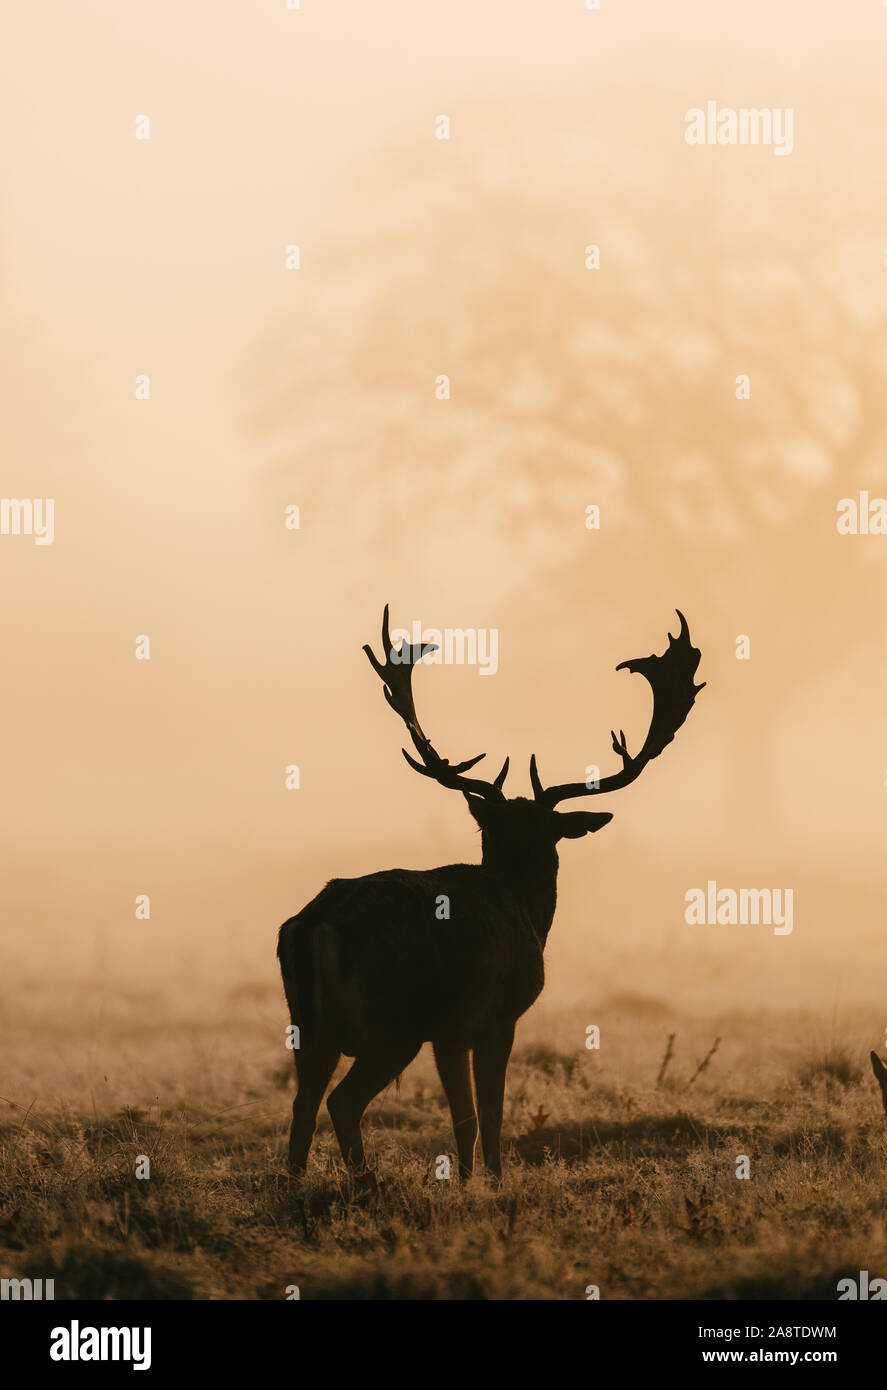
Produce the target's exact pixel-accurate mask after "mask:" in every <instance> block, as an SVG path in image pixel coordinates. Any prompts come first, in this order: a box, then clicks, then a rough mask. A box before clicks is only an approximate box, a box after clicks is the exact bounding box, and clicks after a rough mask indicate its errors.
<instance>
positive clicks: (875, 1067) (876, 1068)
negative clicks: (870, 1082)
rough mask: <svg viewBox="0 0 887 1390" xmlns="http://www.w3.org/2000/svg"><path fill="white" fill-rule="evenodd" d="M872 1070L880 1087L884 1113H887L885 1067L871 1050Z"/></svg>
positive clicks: (886, 1076) (886, 1070)
mask: <svg viewBox="0 0 887 1390" xmlns="http://www.w3.org/2000/svg"><path fill="white" fill-rule="evenodd" d="M869 1056H870V1057H871V1059H872V1071H873V1072H874V1073H875V1080H876V1081H877V1083H878V1085H879V1086H880V1087H881V1101H882V1103H883V1105H884V1113H885V1115H887V1067H885V1066H884V1063H883V1062H882V1061H881V1059H880V1057H879V1056H878V1054H877V1052H871V1053H870V1054H869Z"/></svg>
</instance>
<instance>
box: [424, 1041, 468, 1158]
mask: <svg viewBox="0 0 887 1390" xmlns="http://www.w3.org/2000/svg"><path fill="white" fill-rule="evenodd" d="M469 1058H470V1054H469V1052H468V1051H467V1050H463V1049H462V1048H460V1047H454V1046H452V1045H450V1044H447V1043H435V1044H434V1060H435V1062H436V1063H437V1070H438V1074H439V1076H440V1079H441V1082H442V1083H443V1088H444V1090H445V1091H446V1095H447V1100H448V1101H449V1103H450V1114H451V1115H452V1117H453V1133H454V1134H455V1136H456V1148H457V1149H458V1151H459V1177H460V1178H470V1177H471V1174H472V1173H473V1172H474V1147H475V1145H476V1143H477V1114H476V1113H475V1109H474V1095H473V1093H472V1090H471V1063H470V1060H469Z"/></svg>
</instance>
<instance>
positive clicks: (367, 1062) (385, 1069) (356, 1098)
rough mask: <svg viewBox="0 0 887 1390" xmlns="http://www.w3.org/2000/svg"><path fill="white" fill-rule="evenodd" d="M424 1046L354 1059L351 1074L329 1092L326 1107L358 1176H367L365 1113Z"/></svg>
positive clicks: (406, 1046) (408, 1045)
mask: <svg viewBox="0 0 887 1390" xmlns="http://www.w3.org/2000/svg"><path fill="white" fill-rule="evenodd" d="M421 1046H422V1044H421V1043H405V1044H403V1045H402V1046H400V1047H397V1048H395V1047H385V1048H384V1049H379V1050H377V1051H375V1052H364V1053H362V1054H361V1055H360V1056H359V1057H355V1059H354V1063H353V1065H352V1067H351V1069H350V1071H349V1072H348V1073H347V1075H346V1076H344V1077H343V1078H342V1080H341V1081H340V1082H339V1084H338V1086H336V1088H335V1089H334V1090H333V1091H331V1092H330V1094H329V1097H328V1098H327V1103H326V1107H327V1110H329V1112H330V1118H331V1120H332V1122H333V1129H334V1130H335V1131H336V1138H337V1139H338V1141H339V1148H340V1149H341V1150H342V1157H343V1158H344V1160H345V1162H346V1163H347V1164H348V1167H349V1168H352V1169H354V1170H355V1171H356V1172H358V1173H365V1172H366V1156H365V1154H364V1151H363V1138H362V1136H361V1133H360V1122H361V1119H362V1118H363V1112H364V1111H365V1110H366V1108H367V1106H368V1105H369V1103H370V1101H371V1100H373V1099H375V1097H376V1096H377V1095H378V1094H379V1092H380V1091H381V1090H383V1089H384V1087H385V1086H387V1085H388V1084H389V1082H391V1081H393V1080H394V1078H395V1077H396V1076H399V1075H400V1073H401V1072H402V1071H403V1070H404V1069H405V1068H406V1067H408V1066H409V1064H410V1062H412V1060H413V1058H414V1057H415V1055H416V1053H417V1052H418V1051H419V1048H420V1047H421Z"/></svg>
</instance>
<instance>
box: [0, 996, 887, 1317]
mask: <svg viewBox="0 0 887 1390" xmlns="http://www.w3.org/2000/svg"><path fill="white" fill-rule="evenodd" d="M235 994H236V995H237V997H236V998H235V999H229V1002H228V1011H227V1017H226V1019H225V1028H224V1029H223V1031H222V1034H221V1035H220V1036H219V1037H218V1039H215V1040H213V1039H212V1038H210V1037H208V1035H207V1029H206V1028H202V1029H198V1030H196V1031H192V1032H191V1033H190V1035H189V1034H188V1032H187V1030H184V1029H179V1030H176V1029H175V1028H174V1027H170V1026H167V1027H165V1028H163V1029H160V1028H158V1029H157V1030H156V1032H155V1033H154V1034H153V1035H152V1034H150V1033H146V1034H143V1035H142V1036H141V1039H140V1042H139V1044H138V1047H137V1048H136V1049H135V1052H134V1053H133V1054H132V1055H131V1056H130V1058H129V1063H128V1065H130V1066H131V1067H132V1068H133V1072H132V1075H133V1081H132V1092H133V1094H132V1096H131V1099H130V1101H129V1102H128V1103H119V1099H120V1097H119V1094H118V1092H119V1089H120V1084H121V1083H120V1082H119V1080H114V1079H113V1078H108V1077H105V1078H104V1079H103V1081H102V1087H103V1088H104V1090H102V1088H100V1089H99V1091H98V1093H94V1094H92V1095H91V1096H90V1100H89V1104H88V1105H84V1104H83V1103H80V1104H70V1103H66V1102H65V1101H63V1100H57V1101H56V1102H55V1103H53V1104H52V1106H51V1107H50V1106H47V1105H46V1104H43V1103H38V1102H34V1103H31V1104H24V1103H23V1102H22V1101H19V1100H15V1099H9V1098H8V1091H7V1099H5V1100H4V1101H3V1103H2V1104H3V1109H2V1127H0V1267H2V1273H3V1275H4V1276H12V1277H22V1276H27V1275H30V1276H32V1277H41V1276H42V1277H44V1278H46V1277H54V1279H55V1281H56V1285H55V1290H56V1297H57V1298H112V1299H126V1298H201V1299H205V1298H259V1299H266V1298H274V1299H281V1298H285V1297H286V1296H287V1290H288V1288H290V1289H291V1286H293V1285H297V1286H298V1288H299V1290H300V1296H301V1297H302V1298H304V1299H311V1298H315V1299H319V1298H327V1299H354V1298H360V1299H375V1298H399V1299H402V1298H414V1299H466V1298H470V1299H484V1298H486V1299H582V1298H585V1297H586V1289H587V1287H588V1286H589V1285H596V1286H597V1287H598V1288H599V1290H600V1296H601V1297H602V1298H609V1299H614V1298H621V1299H626V1298H629V1299H651V1298H655V1299H676V1298H709V1299H722V1298H731V1299H742V1298H758V1297H767V1298H770V1297H775V1298H790V1299H808V1298H835V1297H836V1284H837V1281H838V1279H839V1278H842V1277H845V1276H848V1275H850V1276H854V1275H856V1273H857V1272H858V1271H859V1270H861V1269H868V1270H869V1271H870V1273H872V1274H873V1275H874V1274H882V1275H883V1274H885V1273H887V1233H885V1217H884V1190H885V1173H887V1131H885V1123H884V1117H883V1115H882V1114H881V1112H880V1106H879V1098H878V1096H877V1094H876V1091H875V1088H874V1084H873V1080H872V1077H871V1075H870V1073H869V1072H868V1062H867V1056H866V1050H865V1046H864V1041H863V1040H862V1038H858V1039H857V1038H853V1037H851V1038H848V1039H846V1040H844V1041H843V1042H837V1041H835V1040H834V1039H833V1040H831V1041H830V1042H828V1043H826V1044H825V1045H824V1046H823V1048H822V1049H821V1050H820V1051H816V1050H815V1049H803V1048H799V1047H798V1045H797V1041H796V1039H797V1038H799V1037H804V1036H807V1037H809V1031H805V1030H806V1025H805V1021H804V1020H803V1019H802V1018H798V1019H795V1020H793V1021H792V1025H791V1027H790V1028H787V1027H786V1026H785V1024H782V1025H781V1028H782V1033H781V1036H778V1035H777V1034H776V1033H775V1031H774V1027H775V1025H774V1021H773V1020H768V1019H767V1018H766V1017H756V1018H745V1019H743V1018H742V1017H741V1016H739V1015H730V1016H724V1017H721V1018H718V1019H713V1020H710V1021H708V1022H707V1023H705V1024H704V1025H702V1024H700V1023H698V1022H696V1023H694V1022H693V1021H692V1020H687V1019H686V1018H684V1019H681V1020H680V1021H679V1022H675V1021H674V1019H670V1020H669V1019H666V1018H665V1017H664V1016H663V1011H662V1006H660V1005H658V1004H657V1003H656V1001H654V1000H650V999H644V998H641V997H638V998H631V997H628V998H625V999H622V1000H619V999H617V1000H615V1001H611V1004H610V1007H609V1011H608V1016H609V1017H610V1018H611V1019H612V1027H611V1030H610V1036H609V1038H608V1046H607V1047H606V1048H604V1049H602V1050H601V1051H600V1052H595V1051H587V1050H586V1049H585V1047H584V1045H583V1044H582V1043H581V1042H580V1043H579V1045H578V1046H577V1045H575V1043H571V1042H570V1041H568V1040H569V1039H573V1040H575V1039H576V1037H577V1036H579V1037H580V1038H581V1037H582V1036H583V1034H584V1027H582V1026H580V1025H581V1020H579V1019H578V1017H577V1018H576V1019H575V1020H572V1019H571V1018H570V1017H569V1016H567V1015H562V1016H555V1015H552V1014H550V1013H549V1014H546V1013H545V1011H544V1010H542V1011H540V1013H539V1014H538V1015H537V1016H536V1017H535V1018H534V1015H533V1014H532V1013H531V1015H530V1017H529V1019H528V1020H527V1022H526V1023H525V1024H524V1025H523V1028H522V1029H521V1032H520V1033H519V1041H518V1045H517V1048H516V1051H515V1055H514V1058H513V1062H512V1065H511V1068H510V1072H509V1084H508V1091H507V1102H506V1104H507V1109H506V1120H505V1134H506V1136H507V1138H508V1140H509V1144H510V1147H509V1160H508V1165H507V1172H506V1176H505V1179H504V1181H503V1184H502V1186H501V1188H500V1189H498V1190H496V1189H495V1188H494V1187H493V1185H492V1184H491V1183H490V1182H489V1181H488V1179H487V1178H486V1177H485V1176H483V1175H482V1173H481V1174H479V1175H477V1176H476V1177H475V1178H474V1179H473V1180H472V1182H471V1183H470V1184H469V1185H467V1186H465V1187H460V1185H459V1183H458V1180H457V1179H455V1178H453V1179H452V1180H449V1181H447V1180H440V1179H438V1178H437V1177H436V1176H435V1164H436V1159H437V1156H438V1155H441V1154H446V1153H450V1154H451V1153H452V1152H453V1141H452V1135H451V1132H450V1129H449V1119H448V1114H447V1112H446V1110H445V1106H444V1102H443V1097H442V1095H441V1092H440V1088H439V1085H438V1083H437V1079H436V1076H435V1074H434V1071H433V1066H432V1064H431V1059H430V1056H428V1055H426V1054H427V1050H426V1051H425V1052H423V1054H422V1055H421V1056H420V1058H419V1059H418V1060H417V1062H416V1063H415V1064H414V1065H413V1066H412V1067H411V1068H410V1069H409V1070H408V1072H407V1073H406V1074H405V1075H404V1077H403V1080H402V1083H401V1086H400V1088H399V1090H398V1088H397V1087H395V1086H392V1087H391V1088H390V1089H389V1091H388V1092H387V1093H385V1094H384V1095H383V1096H381V1097H379V1099H378V1100H377V1101H376V1102H375V1103H374V1105H373V1106H371V1108H370V1111H369V1112H368V1116H367V1120H366V1121H365V1127H366V1131H367V1135H368V1151H369V1153H370V1154H371V1155H372V1158H373V1161H374V1163H375V1165H376V1167H377V1170H378V1172H379V1174H380V1176H381V1178H382V1180H383V1185H382V1189H381V1191H380V1192H379V1193H378V1194H376V1195H370V1194H367V1193H357V1194H355V1193H353V1192H352V1190H351V1187H350V1183H349V1180H348V1178H347V1176H346V1175H345V1173H344V1170H343V1169H342V1167H341V1164H340V1162H339V1160H338V1155H337V1152H336V1150H335V1148H334V1141H333V1138H332V1134H331V1131H330V1127H329V1122H328V1119H327V1118H326V1113H325V1110H322V1112H321V1123H320V1129H319V1133H318V1136H317V1139H316V1141H315V1149H314V1151H313V1153H312V1159H311V1166H310V1169H309V1173H308V1175H307V1177H306V1179H305V1180H304V1182H303V1183H301V1184H299V1185H294V1186H290V1184H289V1183H288V1180H287V1178H286V1175H285V1171H284V1156H285V1141H286V1134H287V1128H288V1119H289V1106H290V1100H291V1094H292V1090H293V1082H292V1077H291V1074H290V1073H291V1067H290V1065H289V1061H290V1059H289V1058H287V1057H286V1056H281V1055H280V1054H279V1053H277V1052H274V1051H272V1050H271V1048H270V1047H266V1044H267V1029H266V1028H265V1027H264V1024H263V1026H262V1027H258V1026H257V1023H256V1020H257V1019H259V1018H261V1019H263V1020H264V1018H265V1016H266V1014H267V1015H268V1016H269V1017H274V1016H276V1014H277V1013H278V1012H280V1000H279V999H278V998H277V997H276V996H274V995H273V994H272V992H271V990H270V988H269V990H268V992H267V995H265V994H263V992H262V991H254V990H249V989H244V990H242V991H240V992H239V993H238V992H237V991H235ZM244 996H245V997H244ZM670 1032H675V1033H676V1037H675V1043H674V1054H673V1058H672V1060H671V1061H670V1063H669V1067H668V1069H667V1071H666V1074H665V1078H664V1080H663V1082H662V1084H660V1085H659V1086H657V1084H656V1083H657V1076H658V1073H659V1069H660V1065H661V1062H662V1058H663V1054H664V1047H665V1041H666V1038H667V1036H668V1034H669V1033H670ZM553 1033H556V1034H557V1035H558V1036H559V1038H560V1043H559V1045H558V1046H553V1045H552V1044H551V1042H550V1038H551V1036H552V1034H553ZM534 1035H535V1037H534ZM127 1036H128V1039H129V1046H130V1047H132V1033H131V1029H129V1030H127ZM235 1036H236V1037H237V1038H238V1039H239V1040H241V1045H238V1046H237V1047H235V1046H233V1045H232V1039H233V1038H234V1037H235ZM715 1036H720V1037H721V1038H722V1041H721V1043H720V1045H719V1047H718V1049H717V1051H716V1052H715V1053H714V1055H713V1056H712V1057H711V1060H710V1062H709V1064H708V1066H707V1067H706V1068H705V1069H704V1070H703V1071H702V1072H701V1073H700V1074H699V1075H698V1076H697V1077H696V1079H695V1080H692V1079H691V1078H692V1077H693V1073H694V1072H695V1071H696V1067H697V1064H698V1061H700V1060H702V1059H704V1057H705V1055H706V1053H707V1052H708V1051H709V1049H710V1047H711V1045H712V1043H713V1041H714V1037H715ZM541 1039H545V1041H542V1040H541ZM49 1040H50V1041H51V1042H52V1043H53V1044H54V1045H57V1048H58V1052H59V1054H63V1053H64V1052H65V1049H66V1046H67V1043H66V1037H65V1029H64V1026H63V1025H61V1026H60V1027H59V1030H58V1033H57V1035H54V1036H52V1037H51V1038H50V1039H49ZM243 1040H245V1042H244V1041H243ZM118 1044H119V1045H118V1046H117V1047H116V1048H115V1049H114V1051H115V1053H116V1054H118V1055H119V1054H120V1052H121V1049H123V1048H124V1047H125V1042H124V1039H123V1037H121V1038H120V1039H119V1040H118ZM76 1050H77V1049H76V1048H74V1049H73V1052H74V1053H75V1054H76ZM263 1059H264V1060H263ZM59 1061H60V1062H61V1061H62V1057H61V1055H59ZM124 1065H125V1063H124V1062H123V1061H122V1060H121V1062H120V1066H121V1067H123V1066H124ZM342 1065H344V1063H343V1064H342ZM627 1076H631V1077H632V1080H631V1081H630V1082H629V1081H627V1080H626V1079H625V1078H626V1077H627ZM136 1078H139V1079H138V1080H137V1079H136ZM71 1080H72V1085H73V1086H74V1089H75V1090H76V1082H75V1079H74V1078H73V1077H72V1078H71ZM7 1085H8V1083H7ZM146 1086H147V1087H148V1088H149V1089H150V1088H151V1087H153V1091H154V1094H153V1095H150V1094H148V1090H146ZM742 1154H744V1155H747V1156H748V1158H749V1160H750V1177H749V1178H748V1179H747V1180H742V1179H738V1178H737V1177H736V1176H735V1174H736V1170H737V1157H738V1156H739V1155H742ZM140 1155H147V1156H148V1158H149V1159H150V1165H151V1166H150V1178H147V1179H145V1178H143V1179H137V1178H136V1176H135V1170H136V1165H137V1161H138V1159H139V1156H140ZM454 1167H455V1165H454Z"/></svg>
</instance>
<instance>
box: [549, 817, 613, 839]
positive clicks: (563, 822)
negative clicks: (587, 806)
mask: <svg viewBox="0 0 887 1390" xmlns="http://www.w3.org/2000/svg"><path fill="white" fill-rule="evenodd" d="M612 819H613V813H612V811H555V812H554V828H555V840H578V839H579V838H580V837H581V836H582V835H593V834H594V832H595V831H596V830H602V829H603V827H604V826H605V825H606V824H607V823H608V821H611V820H612Z"/></svg>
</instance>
